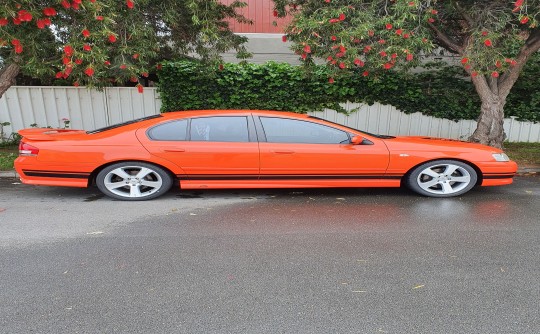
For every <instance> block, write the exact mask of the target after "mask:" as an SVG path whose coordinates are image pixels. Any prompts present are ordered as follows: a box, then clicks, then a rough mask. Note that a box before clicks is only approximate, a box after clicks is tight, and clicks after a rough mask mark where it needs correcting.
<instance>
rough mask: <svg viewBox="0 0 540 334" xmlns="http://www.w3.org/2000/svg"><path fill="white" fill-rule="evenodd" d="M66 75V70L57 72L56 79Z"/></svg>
mask: <svg viewBox="0 0 540 334" xmlns="http://www.w3.org/2000/svg"><path fill="white" fill-rule="evenodd" d="M63 76H64V72H57V73H56V75H55V78H56V79H60V78H62V77H63Z"/></svg>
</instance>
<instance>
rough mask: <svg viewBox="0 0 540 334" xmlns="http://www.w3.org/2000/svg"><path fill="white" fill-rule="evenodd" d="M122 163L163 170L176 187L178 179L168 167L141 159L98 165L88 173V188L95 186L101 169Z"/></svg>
mask: <svg viewBox="0 0 540 334" xmlns="http://www.w3.org/2000/svg"><path fill="white" fill-rule="evenodd" d="M123 162H142V163H146V164H150V165H154V166H157V167H160V168H162V169H163V170H165V171H166V172H167V173H168V174H169V176H170V177H171V178H172V180H173V186H177V185H178V182H179V179H178V176H177V174H176V173H174V172H173V171H172V170H171V168H170V167H169V166H167V165H165V164H159V163H156V162H154V161H148V160H142V159H123V160H115V161H109V162H107V163H106V164H103V165H100V166H99V167H97V168H95V169H94V170H93V171H92V172H91V173H90V176H89V177H88V186H92V185H95V184H96V177H97V175H98V174H99V172H101V171H102V170H103V169H105V168H107V167H109V166H111V165H114V164H117V163H123Z"/></svg>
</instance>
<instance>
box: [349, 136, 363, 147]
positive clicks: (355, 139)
mask: <svg viewBox="0 0 540 334" xmlns="http://www.w3.org/2000/svg"><path fill="white" fill-rule="evenodd" d="M363 141H364V138H362V137H360V136H354V137H352V138H351V144H353V145H360V144H362V142H363Z"/></svg>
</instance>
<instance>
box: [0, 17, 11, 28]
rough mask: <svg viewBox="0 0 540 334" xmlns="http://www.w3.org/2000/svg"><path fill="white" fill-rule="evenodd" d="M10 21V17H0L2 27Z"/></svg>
mask: <svg viewBox="0 0 540 334" xmlns="http://www.w3.org/2000/svg"><path fill="white" fill-rule="evenodd" d="M8 23H9V21H8V19H7V18H5V17H3V18H0V27H3V26H6V25H7V24H8Z"/></svg>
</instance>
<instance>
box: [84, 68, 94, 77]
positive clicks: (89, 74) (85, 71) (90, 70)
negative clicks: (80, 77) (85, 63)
mask: <svg viewBox="0 0 540 334" xmlns="http://www.w3.org/2000/svg"><path fill="white" fill-rule="evenodd" d="M84 74H86V75H88V76H89V77H91V76H93V75H94V69H93V68H91V67H88V68H87V69H86V70H84Z"/></svg>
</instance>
